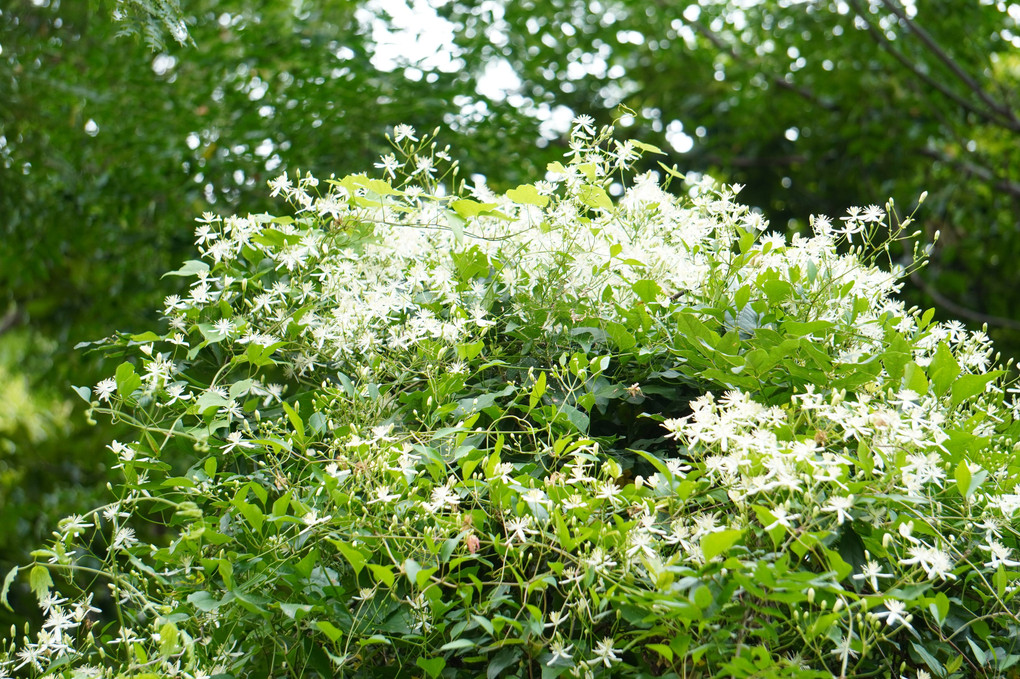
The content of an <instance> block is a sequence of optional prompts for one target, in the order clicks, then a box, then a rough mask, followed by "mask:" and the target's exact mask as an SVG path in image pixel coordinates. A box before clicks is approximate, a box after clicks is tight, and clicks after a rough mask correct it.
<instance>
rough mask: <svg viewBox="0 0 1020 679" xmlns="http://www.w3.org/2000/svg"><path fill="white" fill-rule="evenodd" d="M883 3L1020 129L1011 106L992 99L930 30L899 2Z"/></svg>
mask: <svg viewBox="0 0 1020 679" xmlns="http://www.w3.org/2000/svg"><path fill="white" fill-rule="evenodd" d="M882 4H883V5H885V6H886V8H887V9H888V10H889V11H890V12H892V13H893V14H895V15H896V16H897V17H898V18H899V20H900V21H902V22H903V24H904V25H905V26H906V27H907V28H908V29H910V31H911V32H913V33H914V35H916V36H917V37H918V38H920V40H921V42H922V43H924V45H925V47H927V48H928V50H929V51H930V52H931V53H932V54H934V55H935V56H936V57H937V58H938V60H939V61H941V62H942V63H943V64H945V65H946V66H947V67H948V68H949V70H950V71H952V72H953V74H954V75H955V76H956V77H957V78H959V79H960V80H961V81H962V82H963V83H964V84H965V85H966V86H967V87H968V88H969V89H970V91H972V92H973V93H974V94H976V95H977V96H978V98H980V99H981V101H983V102H984V103H985V104H986V105H987V106H988V107H989V108H990V109H992V110H993V111H995V112H996V113H998V114H999V115H1001V116H1002V117H1003V118H1005V119H1006V122H1007V123H1008V125H1007V126H1008V127H1009V128H1010V129H1012V130H1020V120H1017V118H1016V116H1015V115H1013V111H1011V110H1010V109H1009V107H1007V106H1005V105H1003V104H1001V103H999V102H997V101H995V100H994V99H992V97H991V95H990V94H988V92H986V91H985V89H984V88H983V87H981V84H980V83H978V82H977V81H976V80H975V79H974V78H972V77H971V75H970V74H969V73H967V72H966V71H965V70H963V67H962V66H960V65H959V64H958V63H956V61H954V60H953V58H952V57H950V56H949V54H947V53H946V51H945V50H943V49H942V48H941V47H940V46H939V44H938V43H937V42H935V39H934V38H933V37H932V36H931V34H930V33H928V31H926V30H924V29H923V28H922V27H920V26H918V25H917V24H916V23H914V22H913V21H912V20H911V19H910V18H909V17H908V16H907V15H906V13H905V12H904V11H903V8H901V7H899V6H897V4H896V3H895V2H893V1H892V0H882Z"/></svg>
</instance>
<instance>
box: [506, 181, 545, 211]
mask: <svg viewBox="0 0 1020 679" xmlns="http://www.w3.org/2000/svg"><path fill="white" fill-rule="evenodd" d="M506 197H507V198H509V199H510V200H512V201H513V202H515V203H519V204H521V205H537V206H538V207H545V206H546V205H548V204H549V196H543V195H542V194H540V193H539V192H538V189H536V188H535V187H534V186H532V185H531V184H521V185H520V186H518V187H517V188H516V189H510V190H509V191H507V192H506Z"/></svg>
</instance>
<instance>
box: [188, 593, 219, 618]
mask: <svg viewBox="0 0 1020 679" xmlns="http://www.w3.org/2000/svg"><path fill="white" fill-rule="evenodd" d="M188 603H189V604H191V605H192V606H194V607H195V608H197V609H198V610H200V611H204V612H206V613H208V612H209V611H215V610H216V609H217V608H219V607H220V606H221V605H223V601H221V600H220V599H217V598H215V597H213V595H212V594H210V593H209V592H206V591H205V590H201V591H198V592H192V593H191V594H189V595H188Z"/></svg>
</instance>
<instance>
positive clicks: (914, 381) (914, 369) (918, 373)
mask: <svg viewBox="0 0 1020 679" xmlns="http://www.w3.org/2000/svg"><path fill="white" fill-rule="evenodd" d="M901 386H902V387H903V388H904V389H910V390H911V391H913V392H914V393H915V394H919V395H921V396H924V395H925V394H927V393H928V378H927V377H925V374H924V369H923V368H921V366H919V365H917V363H915V362H913V361H910V362H909V363H907V365H906V366H904V368H903V380H902V383H901Z"/></svg>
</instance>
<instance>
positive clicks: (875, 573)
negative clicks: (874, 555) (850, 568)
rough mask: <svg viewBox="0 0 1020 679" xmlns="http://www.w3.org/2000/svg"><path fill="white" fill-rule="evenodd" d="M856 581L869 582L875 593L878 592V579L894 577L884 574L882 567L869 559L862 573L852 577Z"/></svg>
mask: <svg viewBox="0 0 1020 679" xmlns="http://www.w3.org/2000/svg"><path fill="white" fill-rule="evenodd" d="M851 577H852V578H853V579H854V580H867V581H868V582H870V583H871V589H872V590H874V591H875V592H877V591H878V579H879V578H891V577H892V576H891V575H890V574H888V573H883V572H882V567H881V566H880V565H879V564H878V562H877V561H874V560H873V559H868V562H867V563H866V564H864V568H862V569H861V572H860V573H854V574H853V575H852V576H851Z"/></svg>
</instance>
